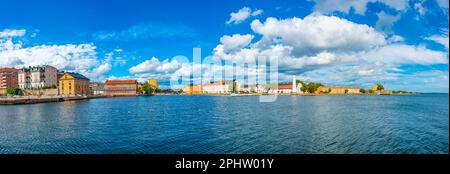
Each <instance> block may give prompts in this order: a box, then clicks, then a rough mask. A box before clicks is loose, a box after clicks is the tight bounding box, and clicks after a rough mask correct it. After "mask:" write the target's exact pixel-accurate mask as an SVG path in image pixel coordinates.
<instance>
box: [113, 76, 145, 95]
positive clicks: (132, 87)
mask: <svg viewBox="0 0 450 174" xmlns="http://www.w3.org/2000/svg"><path fill="white" fill-rule="evenodd" d="M104 89H105V95H110V96H135V95H137V93H138V92H139V91H138V82H137V80H107V81H106V82H105V86H104Z"/></svg>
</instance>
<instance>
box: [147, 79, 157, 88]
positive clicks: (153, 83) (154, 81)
mask: <svg viewBox="0 0 450 174" xmlns="http://www.w3.org/2000/svg"><path fill="white" fill-rule="evenodd" d="M147 83H148V84H149V85H150V87H152V88H153V89H158V88H159V85H158V79H153V78H152V79H148V80H147Z"/></svg>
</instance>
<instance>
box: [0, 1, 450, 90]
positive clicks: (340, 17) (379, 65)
mask: <svg viewBox="0 0 450 174" xmlns="http://www.w3.org/2000/svg"><path fill="white" fill-rule="evenodd" d="M0 4H1V5H0V66H14V67H21V66H29V65H38V64H51V65H54V66H56V67H58V68H60V69H62V70H67V71H77V72H80V73H83V74H85V75H86V76H88V77H90V78H91V79H93V80H95V81H102V80H105V79H114V78H136V79H139V80H141V81H142V80H143V79H146V78H149V77H157V78H159V79H160V81H161V83H162V84H163V86H168V84H169V83H168V81H169V79H170V76H171V75H172V74H175V73H180V74H183V73H185V72H184V71H186V69H187V71H189V70H192V68H193V66H190V67H185V66H184V65H181V64H180V63H179V62H176V61H173V60H172V58H173V57H174V56H177V55H184V56H187V57H188V58H189V59H190V60H192V54H193V51H192V50H193V48H201V49H202V56H203V57H206V56H209V55H211V56H213V57H215V58H217V59H220V60H223V61H231V62H240V61H242V59H243V58H242V57H243V56H244V57H245V56H257V55H266V56H271V55H276V56H280V58H279V59H280V60H279V61H280V77H279V78H280V80H281V81H289V80H290V79H291V78H292V76H294V75H295V76H296V77H297V78H300V79H302V80H305V81H317V82H321V83H324V84H328V85H352V86H353V85H354V86H361V87H370V86H371V85H372V84H374V83H383V84H385V86H386V87H387V88H389V89H398V90H411V91H421V92H448V76H449V72H448V28H449V25H448V19H449V16H448V1H443V0H362V1H330V0H317V1H316V0H309V1H296V0H295V1H294V0H292V1H287V0H283V1H282V0H259V1H256V0H248V1H237V0H230V1H227V2H226V3H223V2H218V1H206V0H205V1H202V0H195V1H189V2H188V1H181V0H178V1H176V0H168V1H167V0H166V1H144V0H141V1H139V0H127V1H121V0H112V1H106V0H96V1H90V0H89V1H88V0H77V1H63V2H60V1H56V0H42V1H23V0H15V1H11V0H10V1H5V0H1V3H0ZM206 71H207V70H206Z"/></svg>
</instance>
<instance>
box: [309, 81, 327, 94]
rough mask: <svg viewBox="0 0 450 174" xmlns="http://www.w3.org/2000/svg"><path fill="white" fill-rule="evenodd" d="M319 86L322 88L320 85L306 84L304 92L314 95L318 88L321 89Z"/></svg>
mask: <svg viewBox="0 0 450 174" xmlns="http://www.w3.org/2000/svg"><path fill="white" fill-rule="evenodd" d="M321 86H323V85H322V84H320V83H313V82H310V83H308V84H307V85H306V91H308V92H309V93H311V94H312V93H314V92H316V91H317V89H318V88H319V87H321Z"/></svg>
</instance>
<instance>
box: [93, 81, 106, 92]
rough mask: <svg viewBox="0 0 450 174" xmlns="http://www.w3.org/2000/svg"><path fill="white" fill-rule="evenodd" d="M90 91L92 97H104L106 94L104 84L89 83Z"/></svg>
mask: <svg viewBox="0 0 450 174" xmlns="http://www.w3.org/2000/svg"><path fill="white" fill-rule="evenodd" d="M89 90H90V91H91V94H92V95H104V94H105V85H104V84H102V83H97V82H91V83H89Z"/></svg>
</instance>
